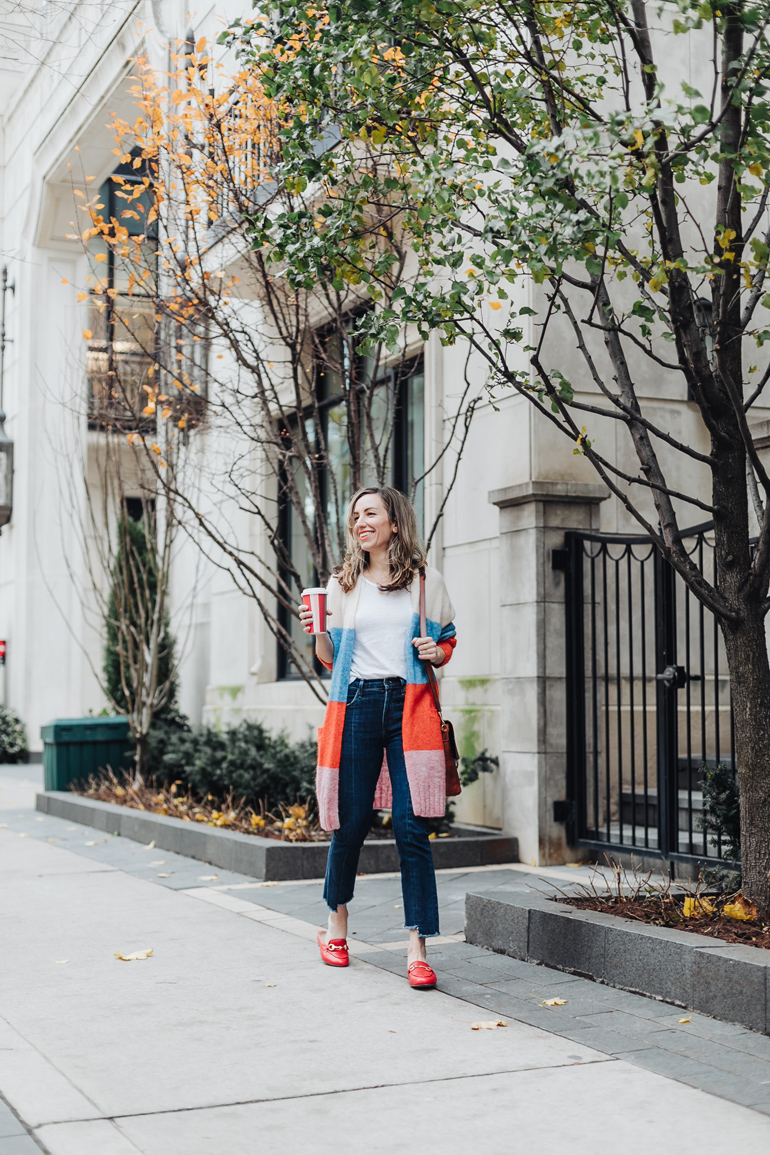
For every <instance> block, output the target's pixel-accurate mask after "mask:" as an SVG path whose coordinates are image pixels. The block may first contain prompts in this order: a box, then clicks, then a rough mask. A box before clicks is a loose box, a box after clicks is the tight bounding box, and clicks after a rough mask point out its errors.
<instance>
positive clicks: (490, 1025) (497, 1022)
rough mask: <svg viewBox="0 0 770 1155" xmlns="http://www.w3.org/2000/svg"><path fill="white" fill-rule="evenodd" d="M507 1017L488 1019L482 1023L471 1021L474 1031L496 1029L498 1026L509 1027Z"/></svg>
mask: <svg viewBox="0 0 770 1155" xmlns="http://www.w3.org/2000/svg"><path fill="white" fill-rule="evenodd" d="M507 1026H508V1024H507V1023H506V1021H505V1019H486V1020H485V1021H483V1022H480V1023H471V1030H472V1031H496V1030H497V1028H498V1027H507Z"/></svg>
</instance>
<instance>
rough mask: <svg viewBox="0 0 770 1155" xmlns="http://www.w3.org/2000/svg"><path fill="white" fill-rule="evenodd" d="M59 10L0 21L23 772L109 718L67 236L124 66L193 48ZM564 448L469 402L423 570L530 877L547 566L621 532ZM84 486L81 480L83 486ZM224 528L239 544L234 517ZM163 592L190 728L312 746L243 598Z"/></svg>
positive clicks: (499, 401) (557, 713) (523, 415)
mask: <svg viewBox="0 0 770 1155" xmlns="http://www.w3.org/2000/svg"><path fill="white" fill-rule="evenodd" d="M53 7H54V6H50V5H40V11H39V12H38V11H37V10H36V9H35V8H34V5H33V6H31V10H30V12H29V13H27V14H26V15H25V14H21V15H19V13H18V12H16V14H15V15H14V17H13V19H11V17H5V18H4V20H5V25H4V28H3V35H4V37H5V41H6V46H7V51H6V53H5V55H4V58H3V64H2V66H0V67H1V68H2V71H0V96H1V100H2V114H1V116H0V148H1V150H2V151H1V153H0V249H1V250H2V263H3V265H4V266H6V267H7V271H8V273H7V275H8V284H9V286H10V285H12V286H13V288H12V289H11V288H10V287H9V289H8V291H7V292H6V294H5V317H6V331H7V340H8V344H7V346H6V350H5V359H4V407H5V411H6V414H7V418H6V423H5V428H6V432H7V434H8V436H9V437H11V438H12V440H13V442H14V447H15V476H14V506H13V516H12V518H11V521H10V523H9V524H8V526H7V527H5V528H3V530H2V534H1V535H0V638H2V639H4V640H5V641H6V645H7V659H6V665H5V667H4V668H3V670H2V673H0V677H2V695H3V696H2V700H3V701H4V702H5V703H6V704H7V705H9V706H11V707H13V708H14V709H15V710H17V711H18V713H19V714H20V715H21V717H22V718H23V719H24V721H25V723H26V725H27V728H28V733H29V736H30V745H31V749H32V752H33V756H35V755H38V756H39V751H40V749H41V742H40V727H41V725H43V724H45V723H47V722H49V721H51V720H52V719H53V718H55V717H72V716H79V715H82V714H84V713H86V712H88V711H94V712H97V713H98V712H99V711H100V710H101V709H102V708H103V706H104V699H103V697H102V694H101V692H100V690H99V686H98V683H97V679H96V677H95V676H94V669H98V668H99V667H100V664H101V645H102V642H101V634H100V623H99V621H98V618H95V616H94V614H93V612H92V607H90V606H89V597H88V582H87V580H86V579H87V574H86V572H85V563H84V559H83V556H82V551H80V550H79V547H78V543H77V540H76V536H75V535H73V534H72V532H71V526H72V516H73V509H75V510H77V508H78V502H79V501H80V502H81V503H82V502H83V501H84V497H83V494H82V493H81V494H80V497H78V483H79V475H78V473H77V469H74V470H73V462H77V461H87V462H91V464H93V462H94V461H95V459H96V456H98V439H99V436H100V434H99V432H98V429H93V428H92V429H89V426H88V420H87V416H86V415H85V412H84V404H83V399H84V398H86V400H87V393H88V381H89V376H88V374H89V365H88V363H87V348H86V343H85V342H84V339H83V330H84V329H86V328H87V317H86V314H85V311H84V310H85V308H86V305H83V304H82V303H79V302H78V300H77V295H76V292H75V289H74V287H75V286H77V285H79V284H82V283H83V281H84V279H85V275H86V266H85V257H84V255H83V248H82V245H81V243H80V241H79V239H77V232H78V230H77V229H76V228H75V229H73V225H72V223H71V222H72V221H73V220H75V219H76V216H77V209H76V207H75V204H74V198H73V187H74V185H75V184H76V183H77V182H78V181H80V180H83V179H85V178H86V177H87V178H91V179H92V183H93V184H94V186H95V187H99V186H100V185H101V184H102V183H103V182H104V181H105V180H107V178H108V177H109V175H110V174H111V173H112V172H113V171H114V169H115V164H116V159H115V156H114V153H113V149H114V140H113V138H112V134H111V130H110V117H111V114H117V115H119V116H123V117H125V118H126V119H130V118H131V115H132V96H131V93H130V75H131V63H130V61H131V58H132V57H133V56H135V55H136V54H137V52H138V51H139V50H140V49H144V50H146V51H147V52H148V53H150V55H151V56H152V57H153V59H156V60H157V61H158V62H159V66H160V67H163V66H164V63H165V62H167V59H168V57H167V53H168V47H167V46H168V44H169V43H173V42H174V41H179V40H181V39H183V38H184V37H185V36H187V35H188V20H187V15H186V11H185V8H184V6H183V5H182V4H181V3H177V2H175V0H169V2H166V3H164V2H162V0H159V2H157V3H152V4H150V3H137V4H133V3H118V4H115V3H109V4H108V3H104V2H102V3H82V4H78V3H73V4H71V5H69V6H66V5H65V6H62V7H58V8H56V9H55V11H51V10H52V9H53ZM229 8H232V5H231V4H229V3H228V4H223V5H220V6H218V7H217V8H216V9H211V10H209V11H208V12H204V13H203V14H199V15H196V17H195V20H194V28H193V30H192V31H193V33H194V36H195V37H196V38H197V37H199V36H209V37H210V38H212V39H215V38H216V35H217V34H218V32H219V30H220V29H221V27H222V20H223V18H225V17H226V16H227V15H228V9H229ZM560 340H562V341H563V348H562V349H561V350H556V352H561V353H562V356H563V358H564V359H565V360H567V361H568V360H569V358H570V357H573V358H575V359H576V358H577V354H576V353H575V352H574V348H573V346H574V341H572V340H571V337H570V334H569V333H567V332H563V333H562V335H561V338H560ZM92 351H93V347H92ZM97 352H98V350H97ZM409 352H410V356H413V358H414V362H413V364H414V369H413V373H412V377H411V378H410V380H411V385H410V388H411V389H412V393H411V395H410V396H411V398H412V400H411V402H410V404H411V406H412V408H411V410H410V414H411V416H410V422H411V424H410V427H409V428H410V430H411V432H410V436H411V449H410V452H411V453H412V454H416V455H417V458H419V457H420V456H421V457H422V459H423V460H427V459H432V458H433V457H434V456H435V455H436V453H437V451H439V450H440V449H441V448H442V447H443V446H444V444H445V440H446V438H447V436H448V425H449V421H448V414H449V413H450V412H451V411H452V406H453V403H456V399H457V398H458V396H460V394H461V392H462V389H463V387H464V373H465V368H464V357H463V356H459V355H458V352H457V350H456V349H445V348H442V346H441V344H440V343H439V342H438V340H434V339H431V340H430V341H429V342H428V343H427V344H425V345H424V346H423V345H422V344H419V345H416V346H415V347H414V349H410V350H409ZM468 372H469V373H470V374H471V375H473V374H475V375H476V386H477V391H481V390H482V389H483V387H484V385H485V377H484V369H483V367H482V366H481V365H479V364H476V363H474V362H473V361H471V362H470V364H469V369H468ZM577 372H578V370H576V373H577ZM586 388H588V386H586ZM648 391H649V396H648V398H647V400H648V402H649V404H650V406H651V412H652V413H653V414H654V415H655V417H656V418H658V419H659V420H660V421H661V422H662V424H663V425H664V426H665V427H666V428H668V429H670V430H676V431H679V433H681V435H682V436H685V435H686V436H689V437H690V438H691V440H692V441H694V443H696V444H697V443H699V442H700V443H703V444H705V438H706V434H705V430H703V429H701V428H699V418H698V417H697V414H696V412H695V408H694V405H693V403H692V402H690V401H688V400H687V397H686V392H685V387H684V385H680V384H678V383H677V384H676V385H674V386H672V385H671V382H670V381H656V380H654V379H650V380H649V390H648ZM86 409H87V405H86ZM758 416H760V417H761V416H766V413H760V414H758ZM607 425H608V429H607V430H603V431H602V436H604V437H605V446H606V449H605V452H606V454H607V455H608V456H609V457H611V458H612V459H613V460H616V461H618V462H619V463H620V464H621V465H622V466H623V467H625V468H627V469H629V471H631V472H635V471H636V466H635V465H634V462H633V459H632V451H631V448H630V445H626V444H624V443H622V442H621V440H620V435H619V434H618V432H617V429H616V427H615V426H613V423H612V422H608V423H607ZM207 435H208V434H207V432H206V430H205V428H203V429H201V430H200V431H199V432H196V433H195V434H194V436H196V437H198V438H199V439H205V438H206V437H207ZM204 445H205V441H204ZM572 449H573V446H572V445H571V444H570V443H569V442H567V441H566V439H564V438H562V437H561V435H560V434H558V433H556V432H554V430H553V428H552V426H550V424H549V423H548V422H547V421H546V420H544V419H543V418H542V417H540V416H539V415H538V414H537V413H536V412H535V410H534V409H533V407H532V406H531V405H530V404H529V403H528V402H527V401H526V400H525V399H523V398H521V397H519V396H514V395H511V394H506V393H505V392H501V391H499V390H498V391H497V392H496V394H495V397H494V400H493V399H492V398H489V399H487V400H482V401H481V403H480V404H479V405H478V407H477V409H476V412H475V415H474V418H473V422H472V425H471V429H470V434H469V437H468V441H467V445H466V448H465V452H464V455H463V457H462V460H461V461H460V463H459V466H458V469H457V475H456V481H455V483H454V485H453V487H452V489H451V493H450V494H449V497H448V500H447V501H446V506H445V510H444V514H443V517H442V518H441V520H440V523H439V528H438V531H437V533H436V535H435V537H434V540H433V544H432V549H431V555H430V559H429V560H430V562H431V564H433V565H434V566H436V567H437V568H438V569H440V570H441V571H442V572H443V574H444V576H445V578H446V581H447V584H448V587H449V590H450V593H451V596H452V598H453V601H454V604H455V606H456V610H457V615H456V625H457V634H458V646H457V650H456V653H455V656H454V658H453V661H452V663H451V665H450V666H449V667H448V668H447V669H446V671H444V672H443V673H442V675H441V683H442V693H443V696H444V699H445V704H446V706H447V709H448V712H449V714H450V716H451V717H452V718H453V721H454V723H455V726H456V729H457V732H458V737H459V742H460V746H461V749H462V752H463V755H464V756H466V757H468V758H473V757H475V756H477V755H478V754H480V753H481V752H482V751H486V752H487V753H488V755H490V756H492V757H494V758H496V759H498V762H499V766H498V768H497V769H495V770H494V771H493V772H492V773H488V774H483V775H482V776H481V777H480V779H479V780H478V782H476V783H475V784H474V785H472V786H471V787H469V788H468V789H467V790H466V791H465V793H464V795H463V796H462V798H461V799H460V800H459V802H458V804H457V807H456V815H457V818H458V819H461V820H463V821H466V822H469V823H473V824H477V825H481V826H488V827H495V828H500V827H502V828H504V829H506V830H507V831H509V832H511V833H513V834H515V835H517V836H518V838H519V841H520V848H521V856H522V859H523V860H525V861H528V862H529V861H533V862H536V863H544V864H545V863H557V862H563V861H565V860H567V859H568V858H570V857H573V851H572V849H571V848H570V846H569V843H568V840H567V837H566V833H565V831H566V827H565V821H564V813H563V812H562V813H561V814H560V812H559V808H558V807H556V809H555V808H554V803H558V802H559V801H561V800H563V799H564V798H565V792H566V789H567V783H566V775H567V743H568V734H567V727H568V701H567V682H566V676H567V652H566V636H567V635H566V627H565V602H564V593H565V576H564V572H563V570H560V569H559V568H554V551H560V550H563V549H564V545H565V533H567V532H568V531H570V530H584V531H602V532H604V533H617V532H626V533H628V532H632V531H635V528H636V527H635V526H634V523H632V522H631V520H630V518H629V516H628V514H626V512H625V511H624V510H623V508H622V506H621V505H620V503H619V502H618V501H617V500H616V499H614V498H611V497H610V496H609V493H608V491H607V490H606V489H605V487H604V486H603V485H601V484H600V483H598V481H597V478H596V476H595V474H594V473H593V472H592V470H591V468H590V466H589V464H588V463H587V462H586V461H585V459H584V458H583V457H581V456H579V455H577V456H576V455H574V454H573V452H572ZM450 464H451V457H448V458H447V464H446V466H445V467H444V470H443V472H442V469H441V468H438V469H436V470H434V471H433V472H432V473H431V475H430V477H429V478H428V479H427V481H426V484H425V486H424V492H423V493H422V494H421V501H422V505H423V511H424V518H425V524H431V522H432V520H433V519H434V517H435V516H436V514H437V513H438V511H439V510H440V509H441V507H442V504H443V503H444V500H445V496H446V491H447V487H448V486H449V484H450V480H451V478H452V473H453V468H454V467H453V465H452V467H451V468H450ZM677 468H681V467H676V466H675V467H673V471H674V476H676V469H677ZM88 476H89V475H88V470H86V471H85V475H84V476H83V477H81V478H80V481H81V482H82V484H83V485H87V484H94V485H95V484H96V481H95V480H93V478H92V480H91V481H90V482H89V480H88ZM677 480H678V481H680V482H681V483H682V484H683V485H687V484H689V485H693V484H695V485H696V486H697V485H699V484H701V479H699V478H697V477H696V478H695V479H693V478H692V477H688V476H682V477H679V478H678V479H677ZM702 481H703V483H704V484H705V482H706V478H705V476H704V477H703V479H702ZM238 525H239V526H240V532H242V533H243V534H246V535H248V534H249V533H251V532H253V527H251V526H249V524H248V520H245V521H244V520H243V519H241V521H239V522H238ZM173 591H174V599H175V615H176V616H175V626H176V630H177V635H178V637H179V638H180V687H181V688H180V705H181V708H182V709H183V710H184V711H185V712H186V713H187V714H188V715H189V717H190V719H191V720H192V721H193V722H199V721H205V722H208V723H210V724H214V725H221V726H227V725H230V724H233V723H235V722H237V721H238V720H240V719H242V718H256V719H259V720H260V721H263V722H264V723H265V724H266V725H267V726H268V727H269V728H270V729H272V730H275V731H278V730H286V731H287V732H288V733H289V734H290V735H291V736H292V737H293V738H299V737H305V736H307V735H308V734H311V733H314V728H315V727H316V726H317V725H318V724H319V723H320V721H321V718H322V707H321V706H320V705H319V703H318V701H317V700H316V699H315V698H314V697H313V695H312V694H311V693H310V691H309V690H308V687H307V686H306V685H305V683H304V682H302V681H301V680H299V679H297V678H293V677H291V671H290V669H289V668H287V666H286V663H285V661H284V660H283V659H282V657H281V653H280V651H279V648H278V646H277V644H276V641H275V638H274V636H273V634H272V633H271V631H270V630H269V629H268V628H267V626H266V625H265V623H264V621H263V620H262V619H261V617H260V614H259V612H258V610H257V607H256V605H255V603H254V602H253V601H252V600H249V599H247V598H245V597H244V595H243V594H242V593H241V592H239V591H238V590H237V589H236V588H235V587H234V586H233V583H232V581H231V580H230V578H229V577H228V575H227V574H226V573H224V572H222V571H221V570H218V569H217V568H216V567H215V566H212V565H209V564H208V563H207V562H206V561H205V559H202V558H201V557H199V556H196V554H195V551H194V549H193V548H192V547H191V546H189V545H188V546H180V549H179V554H178V557H177V559H176V562H175V571H174V574H173Z"/></svg>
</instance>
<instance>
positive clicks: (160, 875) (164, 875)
mask: <svg viewBox="0 0 770 1155" xmlns="http://www.w3.org/2000/svg"><path fill="white" fill-rule="evenodd" d="M172 873H173V871H172ZM158 878H171V874H159V875H158Z"/></svg>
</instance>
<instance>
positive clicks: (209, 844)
mask: <svg viewBox="0 0 770 1155" xmlns="http://www.w3.org/2000/svg"><path fill="white" fill-rule="evenodd" d="M35 806H36V808H37V809H38V810H39V811H40V812H41V813H43V814H51V815H52V816H53V817H55V818H64V819H66V820H67V821H68V822H79V823H81V824H82V825H84V826H93V827H95V828H96V829H97V830H102V831H104V832H105V833H106V834H119V835H120V836H121V837H122V838H131V839H134V840H135V841H136V842H144V843H148V842H153V841H154V842H155V845H156V846H157V847H158V849H159V850H170V851H172V852H173V853H175V854H183V855H185V856H186V857H187V858H197V859H198V860H200V861H201V862H208V863H210V864H211V865H212V866H218V867H219V868H220V869H221V870H232V871H234V872H235V873H237V874H247V875H249V876H250V877H251V878H258V879H262V880H264V881H266V882H268V881H269V882H285V881H288V880H290V879H301V878H322V877H323V875H324V873H325V871H326V855H327V853H328V850H329V844H328V842H279V841H278V840H277V839H275V838H260V837H259V836H258V835H253V834H240V833H238V831H235V830H222V829H218V828H217V827H214V826H207V825H206V824H205V823H196V822H184V821H182V819H181V818H169V817H167V816H166V815H163V814H152V813H150V812H149V811H146V810H131V809H129V807H127V806H115V805H113V804H112V803H111V802H97V801H96V800H94V799H92V798H81V797H79V796H78V795H77V794H71V793H69V792H68V791H64V790H61V791H60V790H49V791H46V792H44V793H41V794H38V795H37V797H36V800H35ZM457 829H462V830H467V831H468V833H467V835H461V836H460V837H459V838H442V839H438V838H437V839H435V841H433V842H431V848H432V850H433V861H434V863H435V865H436V868H437V869H442V868H443V869H450V868H453V867H456V868H458V869H462V868H464V867H468V866H494V865H498V864H500V863H504V862H518V860H519V856H518V841H517V839H516V838H513V837H511V836H510V835H508V834H489V833H487V832H484V833H475V832H473V831H472V828H471V827H460V826H459V825H458V827H457ZM359 869H360V870H361V871H363V872H364V873H365V874H383V873H388V872H390V871H396V870H398V869H399V862H398V851H397V849H396V844H395V842H394V841H393V840H392V839H371V840H369V841H368V842H365V843H364V846H363V848H362V850H361V858H360V861H359Z"/></svg>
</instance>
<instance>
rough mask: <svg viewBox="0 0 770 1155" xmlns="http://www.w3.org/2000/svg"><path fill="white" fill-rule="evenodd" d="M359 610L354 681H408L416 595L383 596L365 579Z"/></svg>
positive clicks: (395, 593)
mask: <svg viewBox="0 0 770 1155" xmlns="http://www.w3.org/2000/svg"><path fill="white" fill-rule="evenodd" d="M360 581H361V593H360V594H359V597H358V606H357V608H356V641H355V645H354V646H353V659H352V662H351V666H350V681H351V682H352V681H353V680H354V679H355V678H365V679H367V680H369V681H372V680H374V679H379V678H403V679H404V680H406V647H407V643H408V640H409V636H410V632H411V628H412V595H411V594H410V593H409V590H388V591H387V592H386V593H382V592H381V591H380V589H379V587H378V586H377V585H376V584H375V583H374V582H370V581H369V579H368V578H365V577H363V576H362V577H361V579H360Z"/></svg>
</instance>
